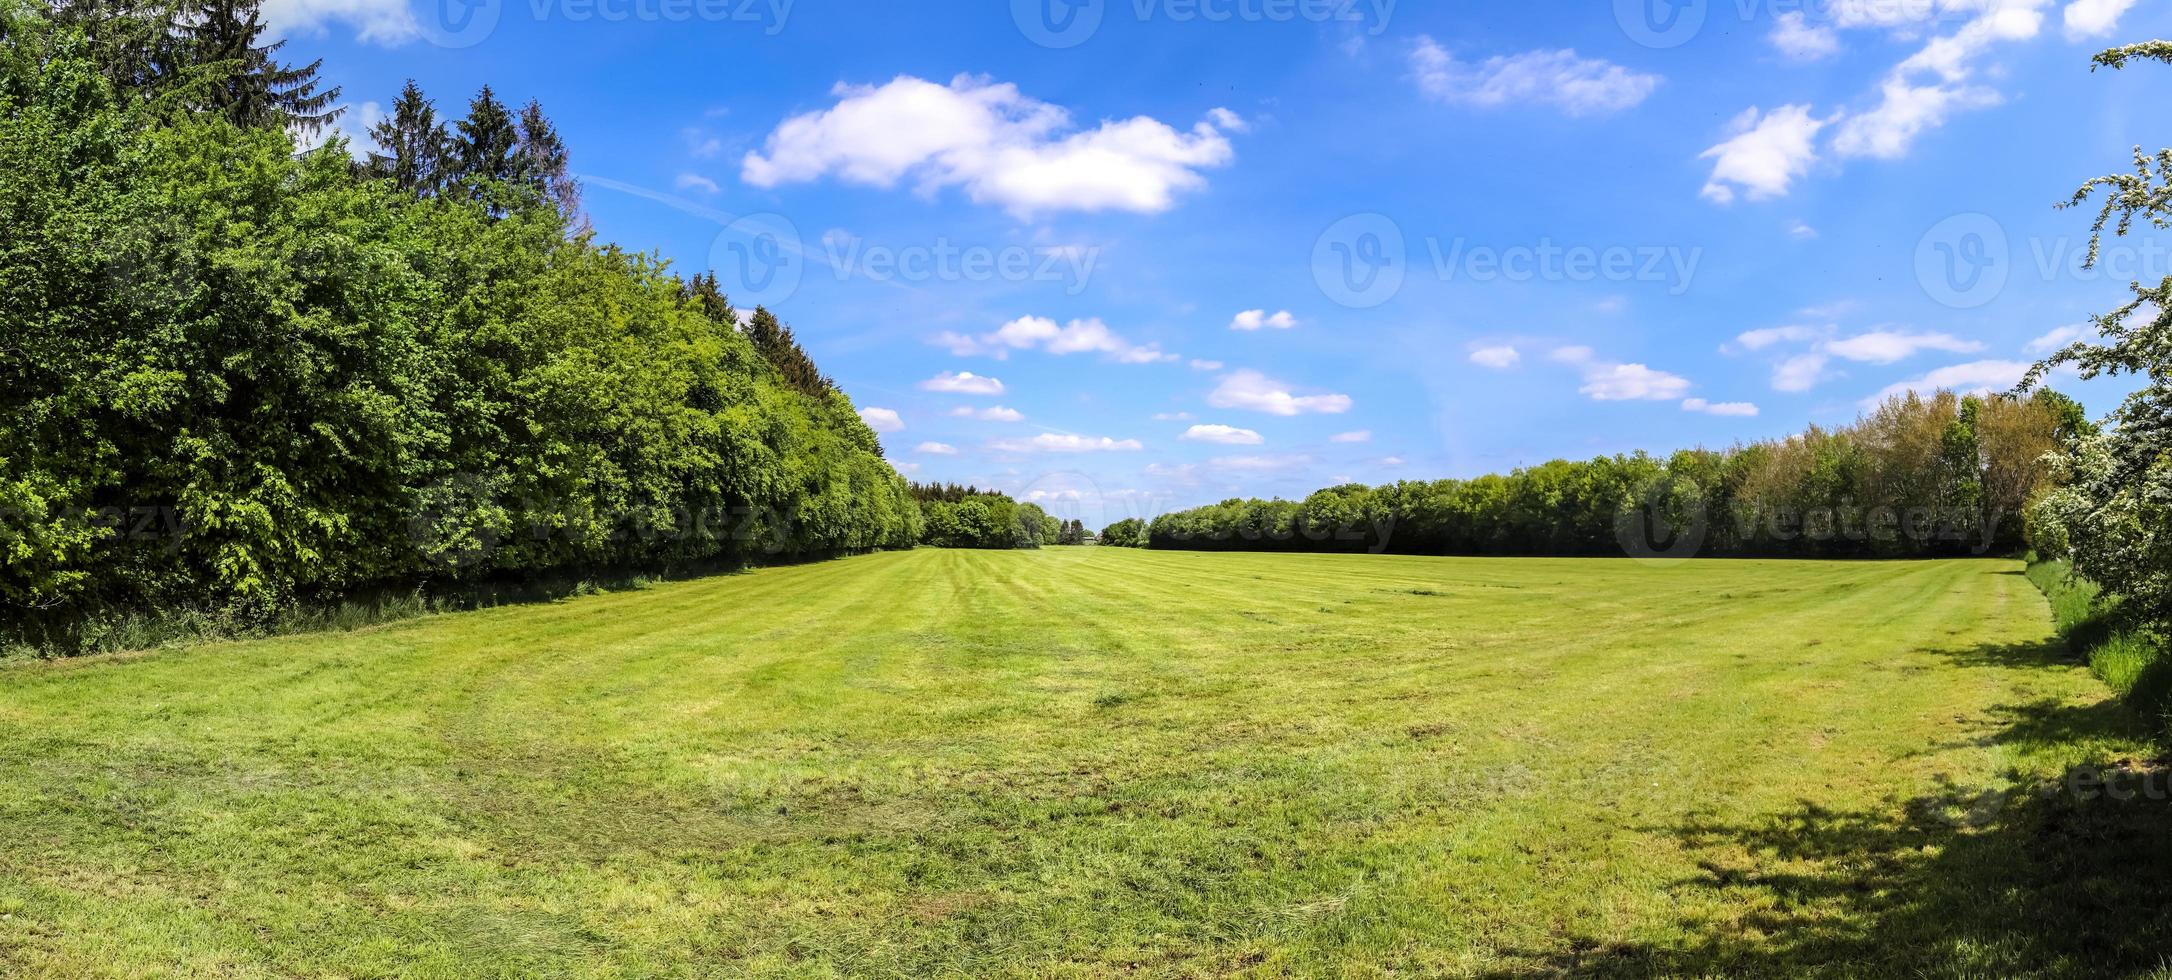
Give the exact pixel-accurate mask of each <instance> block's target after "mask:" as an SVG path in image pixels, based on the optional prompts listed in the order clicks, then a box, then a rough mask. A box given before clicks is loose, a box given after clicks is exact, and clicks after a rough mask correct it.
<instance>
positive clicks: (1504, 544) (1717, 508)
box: [1101, 390, 2094, 558]
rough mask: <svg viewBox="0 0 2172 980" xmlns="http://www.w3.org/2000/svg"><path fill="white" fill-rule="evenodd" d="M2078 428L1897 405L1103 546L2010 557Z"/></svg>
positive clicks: (1944, 401) (1196, 512) (2013, 402)
mask: <svg viewBox="0 0 2172 980" xmlns="http://www.w3.org/2000/svg"><path fill="white" fill-rule="evenodd" d="M2093 431H2094V427H2093V426H2091V425H2090V424H2089V422H2088V420H2087V418H2086V416H2085V415H2084V414H2083V412H2082V409H2081V406H2080V405H2078V404H2076V403H2075V402H2074V401H2073V400H2071V399H2068V398H2066V397H2064V396H2062V395H2059V394H2058V393H2056V392H2052V391H2048V390H2047V391H2039V392H2037V393H2036V394H2034V395H2033V396H2030V397H2027V398H2020V397H2013V396H1998V397H1983V398H1960V397H1957V396H1955V395H1953V394H1952V393H1950V392H1940V393H1938V394H1936V395H1933V396H1931V397H1928V398H1923V397H1917V396H1915V395H1906V396H1901V397H1896V398H1894V399H1892V400H1890V401H1888V402H1886V403H1885V404H1884V405H1882V406H1880V407H1879V408H1878V410H1877V411H1875V412H1873V413H1871V414H1870V415H1868V416H1867V417H1865V418H1863V419H1862V420H1861V421H1859V422H1857V423H1856V424H1854V425H1852V426H1848V427H1845V428H1840V429H1823V428H1818V427H1812V428H1810V429H1809V430H1807V431H1805V432H1803V433H1802V434H1800V435H1796V436H1793V437H1790V438H1788V439H1784V440H1778V441H1773V442H1760V443H1752V444H1749V445H1744V446H1738V447H1735V448H1733V449H1728V450H1719V451H1715V450H1704V449H1689V450H1683V451H1680V452H1677V453H1674V454H1673V455H1671V456H1669V457H1667V458H1665V459H1659V458H1655V457H1652V456H1648V455H1645V454H1642V453H1637V454H1634V455H1626V456H1602V457H1599V458H1597V459H1592V460H1586V461H1581V462H1577V461H1570V460H1554V461H1552V462H1549V463H1545V464H1542V465H1538V466H1532V467H1528V468H1524V469H1519V470H1516V471H1514V472H1512V473H1509V474H1506V475H1488V476H1481V477H1477V478H1475V479H1469V480H1434V481H1419V480H1407V481H1403V482H1400V483H1394V484H1389V485H1386V486H1380V487H1368V486H1364V485H1361V484H1352V485H1348V486H1340V487H1330V488H1327V489H1324V490H1320V491H1318V492H1316V493H1314V494H1312V495H1311V496H1309V497H1306V498H1305V499H1304V500H1302V501H1290V500H1256V499H1252V500H1244V499H1239V500H1227V501H1223V502H1222V503H1219V504H1214V505H1211V506H1207V507H1200V508H1195V509H1192V510H1187V511H1180V512H1176V513H1170V514H1163V515H1161V516H1159V517H1156V518H1154V519H1153V521H1152V522H1151V523H1146V522H1143V521H1139V520H1136V519H1134V520H1129V521H1124V522H1120V523H1119V524H1117V525H1114V526H1111V527H1109V528H1107V529H1104V530H1103V531H1102V533H1101V541H1102V543H1103V544H1119V545H1129V546H1134V547H1137V546H1151V547H1156V548H1188V549H1196V550H1242V551H1372V552H1380V551H1389V552H1398V553H1407V554H1429V555H1438V554H1456V555H1621V554H1624V553H1625V552H1626V553H1631V554H1636V553H1639V552H1640V551H1641V550H1643V549H1647V548H1648V549H1650V550H1651V552H1652V553H1654V554H1658V553H1666V554H1685V555H1686V554H1688V553H1695V554H1702V555H1762V556H1776V557H1816V558H1840V557H1909V556H1926V555H1968V554H1977V555H1981V554H1994V553H1995V554H2012V553H2015V552H2018V551H2019V550H2020V549H2021V548H2022V546H2023V529H2024V525H2025V519H2024V513H2025V511H2026V509H2027V507H2028V504H2029V503H2030V501H2031V500H2032V499H2033V498H2034V497H2035V496H2036V495H2037V493H2038V492H2039V489H2040V488H2041V487H2043V486H2044V485H2045V476H2046V473H2047V470H2048V467H2049V465H2050V464H2049V463H2048V462H2047V461H2046V458H2045V457H2046V454H2047V453H2050V452H2051V451H2052V450H2054V449H2055V448H2057V447H2059V446H2061V445H2071V444H2073V443H2074V441H2075V440H2076V439H2078V438H2079V437H2080V436H2082V435H2083V434H2085V433H2090V432H2093ZM1677 546H1679V547H1680V548H1682V549H1685V550H1683V551H1676V550H1675V549H1676V548H1677Z"/></svg>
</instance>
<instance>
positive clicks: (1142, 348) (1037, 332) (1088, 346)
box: [935, 316, 1178, 364]
mask: <svg viewBox="0 0 2172 980" xmlns="http://www.w3.org/2000/svg"><path fill="white" fill-rule="evenodd" d="M935 343H937V344H940V345H942V346H944V347H947V348H949V349H950V352H951V353H952V354H954V355H957V356H959V357H969V356H972V355H975V354H986V355H989V356H991V357H994V358H996V359H997V360H1003V359H1005V358H1008V357H1009V356H1010V353H1011V351H1014V350H1035V349H1038V350H1042V351H1045V352H1047V353H1050V354H1055V355H1058V356H1062V355H1064V354H1105V355H1108V358H1109V359H1110V360H1113V361H1116V362H1118V363H1122V364H1153V363H1157V362H1161V361H1174V360H1177V359H1178V358H1177V355H1175V354H1166V353H1163V352H1162V350H1161V348H1160V347H1157V346H1155V345H1153V344H1143V345H1142V344H1134V343H1132V342H1130V341H1128V340H1125V339H1124V338H1122V337H1119V336H1117V334H1116V331H1114V330H1111V329H1109V325H1108V324H1106V323H1103V322H1101V320H1100V318H1098V317H1096V318H1093V319H1087V320H1072V321H1071V322H1069V323H1063V324H1059V323H1057V322H1056V321H1054V320H1051V319H1049V318H1047V317H1043V316H1022V317H1019V318H1018V319H1015V320H1012V321H1010V322H1009V323H1006V324H1004V325H1002V326H1001V327H998V328H996V330H995V332H994V333H986V334H982V335H980V336H978V337H969V336H966V335H964V334H959V333H948V332H946V333H943V334H939V335H937V336H936V338H935Z"/></svg>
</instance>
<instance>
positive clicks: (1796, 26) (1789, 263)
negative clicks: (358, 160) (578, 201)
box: [267, 0, 2172, 527]
mask: <svg viewBox="0 0 2172 980" xmlns="http://www.w3.org/2000/svg"><path fill="white" fill-rule="evenodd" d="M1647 4H1650V5H1653V6H1651V7H1650V8H1647ZM267 11H268V13H269V14H270V15H271V18H272V19H273V20H274V21H275V22H276V24H277V25H278V26H279V28H280V29H281V30H282V31H283V32H284V33H286V34H287V35H288V36H289V37H290V38H291V41H292V44H291V47H290V52H289V53H290V56H306V57H316V56H319V55H321V56H323V57H324V58H325V59H326V75H327V77H328V78H329V79H330V80H332V81H333V82H335V83H337V84H339V85H341V86H342V87H343V88H344V90H345V91H344V99H345V101H346V102H347V103H348V105H349V107H350V112H349V114H348V116H347V118H346V120H345V121H344V122H343V126H345V127H346V128H348V129H350V130H353V131H360V130H361V129H362V128H363V126H364V124H365V123H366V122H367V121H368V120H369V119H370V117H371V116H372V114H373V113H375V112H376V111H377V109H378V107H379V106H383V105H389V104H390V102H391V101H392V97H393V96H394V95H395V94H396V93H397V91H398V89H399V86H400V84H401V82H402V81H403V80H404V79H406V78H410V77H412V78H414V79H416V80H417V81H418V83H419V84H421V86H422V87H423V89H424V90H425V92H426V93H427V94H429V95H430V96H431V97H432V98H434V99H435V100H436V101H437V102H438V104H439V108H440V110H441V112H445V113H448V114H451V115H457V114H458V113H459V111H460V109H461V107H462V106H464V104H465V102H466V99H467V97H468V96H469V95H470V94H472V93H473V91H474V90H475V89H476V88H477V87H478V86H479V85H481V84H483V83H485V82H488V83H489V84H491V85H492V87H493V88H494V89H495V90H496V91H497V92H498V93H499V94H500V95H501V97H503V98H504V99H506V100H507V101H512V102H525V101H527V100H528V99H531V98H534V99H539V100H541V101H542V103H543V104H544V106H545V108H546V110H547V111H548V112H549V113H550V114H551V115H552V116H553V118H554V119H555V120H556V121H557V122H558V123H559V125H560V127H561V128H562V129H563V130H564V131H565V133H566V135H567V137H568V139H569V141H570V142H571V146H572V149H573V154H574V164H575V168H576V170H578V171H579V172H580V174H581V175H582V176H583V177H584V179H585V181H586V187H587V191H586V198H585V203H586V206H587V210H588V212H589V214H590V216H591V218H592V220H593V222H594V226H595V228H596V230H597V232H598V234H599V236H600V237H601V238H603V239H606V240H610V241H615V242H618V243H620V244H622V245H624V246H625V247H627V248H629V249H634V250H641V251H653V252H657V253H660V254H662V255H663V256H665V257H667V258H670V259H671V260H673V262H674V263H675V265H676V266H677V267H678V268H679V269H681V270H682V271H687V272H693V271H698V270H700V269H702V268H708V267H712V266H713V267H715V268H716V269H717V271H718V273H719V275H720V277H721V278H722V279H723V280H724V282H725V285H726V287H727V289H728V290H729V291H730V292H731V293H732V294H733V298H734V299H735V300H736V301H739V302H741V303H742V304H744V305H749V306H751V302H750V301H752V300H759V301H762V302H765V303H767V304H768V305H769V306H770V307H771V308H772V309H773V310H774V311H776V312H777V313H778V314H779V315H780V316H781V317H783V318H784V319H785V320H786V322H788V323H790V324H792V325H793V327H794V328H795V329H796V330H797V331H798V333H799V335H800V337H801V339H802V341H803V343H805V344H806V346H807V347H808V349H809V350H810V352H811V353H812V354H813V355H814V357H815V359H816V362H817V363H818V364H820V365H821V366H822V368H823V369H824V370H826V371H827V372H829V373H830V374H831V375H833V376H834V377H835V378H836V379H837V380H838V381H839V382H840V383H841V384H842V385H843V386H844V387H845V389H846V390H847V391H848V392H849V393H850V394H851V395H852V397H853V399H854V401H855V402H856V403H857V404H858V405H860V406H862V408H863V409H865V410H867V412H868V414H869V416H870V421H871V422H873V423H875V424H876V426H877V428H878V429H879V430H883V439H884V443H885V445H886V446H887V447H888V449H889V452H890V456H891V458H892V459H893V461H894V462H896V463H897V464H898V465H899V467H900V468H901V469H904V470H906V471H907V472H909V473H910V474H911V475H912V476H914V477H915V478H918V479H923V480H927V479H934V480H949V481H958V482H971V483H977V484H979V485H982V486H994V487H998V488H1001V489H1005V490H1008V491H1011V492H1014V493H1017V494H1020V495H1022V496H1026V497H1028V498H1032V499H1039V500H1042V501H1043V502H1044V503H1045V504H1047V505H1048V506H1049V507H1050V509H1051V510H1052V511H1055V512H1057V513H1059V514H1061V515H1063V516H1072V515H1077V516H1081V517H1083V518H1084V519H1085V520H1087V522H1088V523H1089V524H1092V525H1094V526H1097V527H1098V526H1099V525H1100V524H1101V523H1103V522H1105V521H1108V520H1113V519H1115V518H1118V517H1122V516H1128V515H1135V514H1136V515H1151V514H1153V513H1156V512H1158V511H1160V510H1165V509H1171V508H1176V507H1183V506H1191V505H1194V504H1198V503H1203V502H1211V501H1214V500H1219V499H1222V498H1224V497H1227V496H1232V495H1260V496H1271V495H1277V494H1279V495H1284V496H1300V495H1302V494H1304V493H1305V492H1308V491H1309V490H1312V489H1314V488H1317V487H1320V486H1324V485H1329V484H1332V483H1335V482H1341V481H1344V480H1358V481H1364V482H1384V481H1389V480H1394V479H1402V478H1436V477H1443V476H1469V475H1475V474H1478V473H1483V472H1488V471H1499V470H1506V469H1508V468H1512V467H1515V466H1518V465H1525V464H1532V463H1537V462H1542V461H1544V460H1546V459H1550V458H1555V457H1564V456H1566V457H1586V456H1591V455H1596V454H1600V453H1612V452H1624V451H1630V450H1635V449H1644V450H1649V451H1652V452H1655V453H1664V452H1667V451H1670V450H1672V449H1676V448H1680V447H1685V446H1692V445H1706V446H1722V445H1727V444H1730V443H1734V442H1736V441H1741V440H1749V439H1757V438H1765V437H1772V436H1778V435H1784V434H1786V433H1788V432H1791V431H1795V430H1798V429H1800V428H1801V427H1802V426H1803V425H1805V424H1806V423H1811V422H1817V423H1821V424H1839V423H1845V422H1847V421H1849V420H1852V419H1853V418H1854V417H1855V416H1856V415H1857V414H1858V413H1859V412H1860V411H1862V410H1863V407H1864V405H1865V404H1866V401H1867V400H1872V399H1875V398H1876V397H1877V396H1878V395H1880V394H1881V393H1884V392H1888V391H1897V390H1903V389H1904V388H1907V387H1916V388H1921V389H1926V390H1927V389H1928V388H1931V387H1936V386H1941V385H1943V386H1949V387H1956V388H1961V389H1970V388H1981V387H1986V386H1990V387H2000V388H2003V387H2005V386H2007V385H2009V384H2011V383H2012V381H2013V380H2014V379H2015V377H2016V376H2017V375H2018V373H2019V370H2020V366H2021V365H2022V364H2024V363H2025V362H2027V361H2028V360H2030V359H2031V358H2032V357H2033V356H2034V355H2035V354H2037V353H2040V352H2041V351H2042V350H2044V349H2045V345H2047V344H2050V343H2052V342H2054V341H2055V340H2057V339H2058V338H2060V337H2063V336H2068V335H2071V333H2072V332H2073V331H2072V330H2071V328H2072V327H2073V325H2075V324H2079V323H2083V322H2085V321H2086V319H2087V317H2088V316H2089V315H2090V314H2092V313H2094V312H2099V311H2102V310H2104V309H2107V308H2109V307H2111V306H2113V305H2116V304H2117V303H2118V302H2119V301H2120V298H2121V296H2122V295H2123V288H2122V284H2123V283H2124V282H2125V281H2127V280H2128V279H2132V278H2136V277H2154V276H2163V275H2165V274H2167V271H2168V269H2167V266H2168V265H2172V259H2168V257H2167V252H2168V251H2172V239H2168V238H2167V237H2165V236H2164V235H2163V234H2162V233H2156V234H2154V235H2141V236H2137V237H2136V238H2133V239H2129V240H2128V241H2126V242H2125V243H2123V244H2120V245H2117V246H2115V248H2114V250H2113V251H2112V253H2111V255H2110V258H2111V259H2113V260H2114V263H2115V264H2116V265H2117V268H2116V269H2114V270H2110V271H2107V272H2103V273H2083V272H2081V271H2079V270H2078V269H2077V268H2076V266H2075V263H2076V259H2078V257H2079V256H2080V254H2081V251H2082V249H2083V247H2084V244H2085V240H2086V236H2087V230H2088V221H2089V216H2088V215H2087V214H2084V213H2082V212H2076V211H2066V212H2060V211H2055V210H2053V208H2052V207H2051V205H2052V204H2054V203H2055V202H2057V201H2059V200H2061V199H2062V198H2064V197H2065V196H2066V195H2068V194H2069V193H2071V191H2072V189H2073V188H2074V187H2075V186H2076V185H2078V184H2079V182H2080V181H2081V180H2082V179H2083V178H2085V177H2088V176H2091V175H2095V174H2100V173H2105V172H2109V171H2114V170H2119V169H2122V168H2123V167H2124V166H2125V165H2126V163H2127V160H2128V157H2129V151H2128V148H2129V147H2131V146H2133V145H2136V144H2144V145H2146V146H2148V147H2150V148H2152V149H2154V148H2155V147H2158V146H2162V145H2165V144H2166V143H2168V142H2172V133H2168V132H2165V131H2164V130H2163V129H2162V112H2161V107H2162V106H2163V105H2165V104H2167V98H2168V96H2172V71H2167V70H2164V69H2161V68H2158V69H2152V68H2149V67H2141V68H2133V69H2129V70H2128V71H2126V72H2123V73H2098V74H2091V73H2090V71H2089V70H2088V57H2089V55H2091V54H2092V53H2094V52H2095V51H2097V50H2099V49H2101V48H2103V47H2107V46H2110V45H2112V44H2114V43H2124V42H2128V41H2132V40H2139V39H2144V38H2151V37H2160V36H2165V35H2166V34H2167V33H2168V29H2172V9H2168V8H2167V7H2166V6H2164V5H2162V4H2152V3H2135V2H2134V0H2080V2H2076V3H2064V2H2057V0H1834V2H1830V3H1807V4H1806V3H1796V2H1784V0H1765V2H1754V0H1702V2H1698V0H1621V2H1618V3H1611V4H1609V3H1606V2H1578V3H1573V4H1572V3H1565V2H1564V3H1532V4H1453V5H1448V4H1418V3H1414V2H1408V0H1405V2H1400V3H1391V2H1388V0H1378V2H1364V0H1358V2H1354V3H1350V4H1347V5H1345V4H1343V3H1342V2H1341V0H1102V2H1099V3H1064V2H1063V0H1017V2H1012V3H1006V2H1004V0H984V2H977V3H961V4H887V3H886V4H875V3H849V4H848V3H839V2H824V0H477V2H468V0H442V2H441V0H274V2H273V3H272V4H271V5H270V6H268V7H267ZM1052 25H1053V26H1052ZM2153 109H2154V110H2159V111H2151V110H2153ZM2062 328H2067V329H2066V332H2065V333H2061V332H2060V331H2061V330H2062ZM991 379H992V380H991ZM998 382H999V383H1000V390H996V389H997V383H998ZM2061 385H2062V387H2064V388H2066V389H2068V390H2070V391H2073V392H2075V393H2076V394H2078V395H2079V396H2081V397H2082V398H2083V399H2084V401H2085V402H2087V403H2088V404H2089V405H2090V406H2091V408H2092V410H2097V411H2101V410H2103V409H2105V408H2108V407H2109V406H2110V403H2111V401H2112V400H2114V399H2116V398H2117V397H2118V395H2119V394H2120V393H2122V391H2123V388H2121V387H2120V386H2118V385H2117V383H2115V382H2093V383H2088V384H2083V383H2081V382H2079V381H2076V380H2074V379H2067V380H2065V381H2063V382H2061Z"/></svg>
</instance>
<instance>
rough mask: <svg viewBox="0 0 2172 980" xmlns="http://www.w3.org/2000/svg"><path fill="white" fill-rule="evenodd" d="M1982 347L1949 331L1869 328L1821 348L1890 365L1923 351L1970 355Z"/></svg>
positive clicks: (1855, 358) (1869, 362) (1863, 360)
mask: <svg viewBox="0 0 2172 980" xmlns="http://www.w3.org/2000/svg"><path fill="white" fill-rule="evenodd" d="M1982 349H1983V345H1982V344H1980V343H1977V342H1976V341H1973V340H1963V339H1961V338H1959V337H1955V336H1953V335H1952V334H1944V333H1899V332H1895V331H1890V330H1873V331H1871V332H1870V333H1865V334H1857V335H1856V336H1853V337H1845V338H1842V339H1840V340H1835V341H1832V342H1830V343H1827V344H1826V345H1825V351H1826V352H1827V353H1830V354H1832V355H1833V356H1835V357H1842V358H1846V359H1848V360H1851V361H1860V362H1863V363H1867V364H1891V363H1893V362H1895V361H1899V360H1905V359H1907V358H1909V357H1913V356H1915V355H1916V354H1917V353H1919V352H1921V351H1927V350H1938V351H1946V352H1948V353H1955V354H1973V353H1975V352H1977V351H1980V350H1982Z"/></svg>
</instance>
